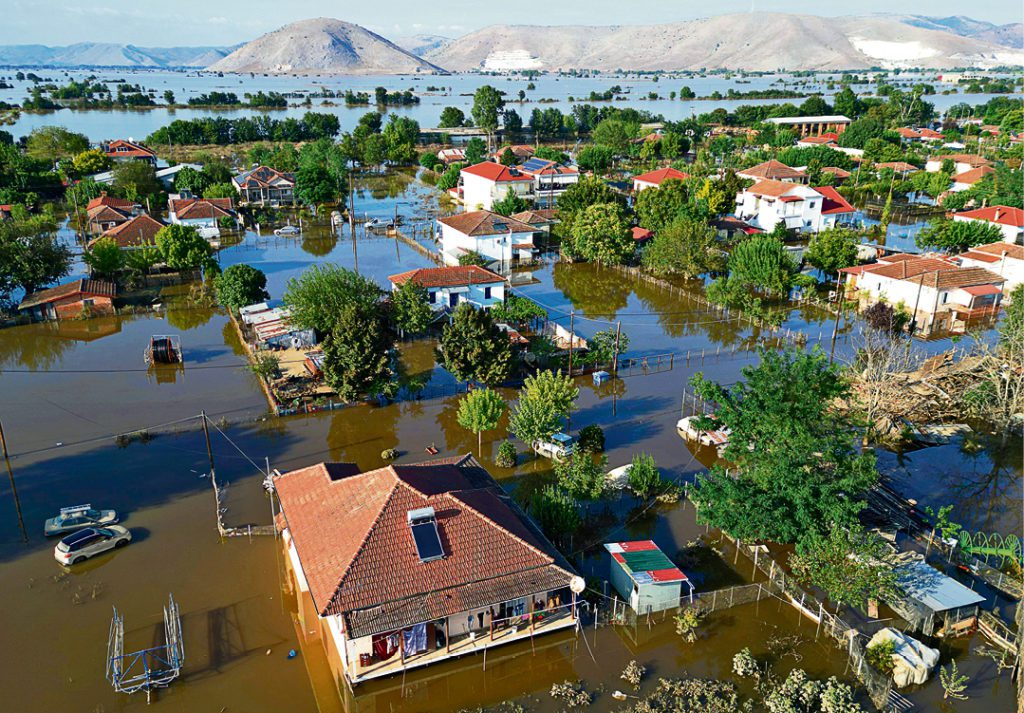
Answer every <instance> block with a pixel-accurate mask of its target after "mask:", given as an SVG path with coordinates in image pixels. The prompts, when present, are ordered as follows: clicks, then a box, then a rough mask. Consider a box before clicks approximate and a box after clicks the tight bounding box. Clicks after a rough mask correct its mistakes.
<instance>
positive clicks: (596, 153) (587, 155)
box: [576, 146, 615, 174]
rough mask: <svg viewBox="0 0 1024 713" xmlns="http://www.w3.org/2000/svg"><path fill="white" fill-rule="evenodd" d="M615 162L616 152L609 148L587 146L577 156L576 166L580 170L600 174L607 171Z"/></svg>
mask: <svg viewBox="0 0 1024 713" xmlns="http://www.w3.org/2000/svg"><path fill="white" fill-rule="evenodd" d="M614 160H615V152H614V151H613V150H612V149H610V148H608V147H607V146H587V147H585V148H583V149H581V150H580V152H579V154H577V156H576V164H577V165H578V166H579V167H580V169H582V170H584V171H593V172H594V173H598V174H602V173H604V172H605V171H607V170H608V169H609V168H610V167H611V165H612V161H614Z"/></svg>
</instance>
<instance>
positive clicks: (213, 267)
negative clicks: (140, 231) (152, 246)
mask: <svg viewBox="0 0 1024 713" xmlns="http://www.w3.org/2000/svg"><path fill="white" fill-rule="evenodd" d="M156 247H157V249H159V250H160V256H161V257H162V258H163V261H164V263H165V264H166V265H167V267H169V268H171V269H172V270H191V269H193V268H197V267H198V268H202V269H203V270H204V271H207V272H210V273H217V272H218V271H219V268H218V266H217V262H216V261H215V260H214V259H213V248H212V247H211V246H210V243H208V242H207V241H206V239H205V238H203V237H202V236H201V235H199V231H197V230H196V229H195V228H193V227H192V226H190V225H167V226H165V227H163V228H160V230H159V231H157V234H156Z"/></svg>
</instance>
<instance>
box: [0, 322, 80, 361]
mask: <svg viewBox="0 0 1024 713" xmlns="http://www.w3.org/2000/svg"><path fill="white" fill-rule="evenodd" d="M72 347H74V342H73V341H72V340H68V339H59V338H58V333H57V323H56V322H53V323H45V324H27V325H24V326H20V327H11V328H9V329H5V330H3V332H2V336H0V370H2V369H3V368H4V367H8V368H11V367H15V366H18V367H22V368H25V369H32V370H36V369H42V370H46V369H52V368H53V367H55V366H57V365H59V364H60V363H61V361H63V359H64V353H65V352H66V351H67V350H68V349H71V348H72Z"/></svg>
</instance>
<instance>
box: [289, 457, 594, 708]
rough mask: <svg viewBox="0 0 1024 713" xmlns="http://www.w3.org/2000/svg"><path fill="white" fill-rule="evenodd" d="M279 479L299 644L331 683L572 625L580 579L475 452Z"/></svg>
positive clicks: (342, 466) (304, 471)
mask: <svg viewBox="0 0 1024 713" xmlns="http://www.w3.org/2000/svg"><path fill="white" fill-rule="evenodd" d="M273 485H274V491H275V492H276V494H277V498H278V500H279V502H280V505H281V511H280V514H279V516H278V518H277V526H278V528H279V529H280V530H281V534H282V537H281V543H282V547H283V549H284V561H285V570H286V577H287V581H288V583H289V588H290V589H291V591H292V592H293V594H294V596H295V598H296V606H297V612H296V616H297V618H298V630H299V631H300V632H301V633H300V642H301V644H302V645H303V646H304V647H309V646H322V647H323V651H324V653H325V654H326V659H327V662H328V664H329V666H330V669H331V673H332V674H333V678H334V680H335V681H336V682H337V684H338V686H339V688H342V689H344V688H347V685H346V682H347V684H348V685H356V684H359V683H362V682H364V681H368V680H372V679H377V678H383V677H386V676H391V675H394V674H402V673H404V672H406V671H408V670H410V669H415V668H420V667H424V666H429V665H432V664H435V663H439V662H442V661H445V660H448V659H452V658H455V657H458V656H463V655H466V654H479V653H480V652H481V651H482V650H484V649H488V648H491V647H495V646H501V645H504V644H509V643H514V642H518V641H529V640H531V639H532V638H533V637H536V636H541V635H544V634H547V633H550V632H554V631H561V630H565V629H571V628H572V627H574V626H576V625H577V620H576V619H577V611H576V595H575V594H574V592H578V591H581V590H582V587H581V586H580V585H581V584H582V581H581V580H580V579H579V578H578V577H577V576H576V574H575V572H573V570H572V568H571V566H570V565H569V563H568V562H567V561H566V560H565V558H564V557H562V556H561V554H559V552H558V551H557V550H556V549H555V547H554V546H553V545H552V544H551V543H550V542H549V541H548V539H547V538H546V537H545V536H544V534H543V533H542V532H541V531H540V529H539V528H538V527H537V526H536V525H535V524H534V523H533V521H532V520H530V518H529V517H528V516H527V515H526V514H525V513H524V512H523V511H522V510H521V509H520V508H519V506H518V505H516V503H515V501H514V500H513V499H512V498H510V497H509V496H508V495H507V494H506V493H505V491H504V490H502V489H501V487H500V486H499V485H498V484H497V482H495V480H494V479H493V478H492V477H491V475H490V474H489V473H488V472H487V471H486V470H485V469H484V468H483V467H482V466H481V465H480V464H479V463H478V462H477V461H476V460H475V459H474V458H473V457H472V456H470V455H466V456H456V457H452V458H441V459H436V460H431V461H426V462H423V463H418V464H415V465H398V464H393V465H388V466H385V467H383V468H378V469H376V470H371V471H367V472H360V471H359V469H358V468H357V467H356V466H355V465H354V464H351V463H320V464H317V465H313V466H310V467H307V468H301V469H299V470H294V471H291V472H289V473H284V474H279V475H276V476H275V477H274V478H273Z"/></svg>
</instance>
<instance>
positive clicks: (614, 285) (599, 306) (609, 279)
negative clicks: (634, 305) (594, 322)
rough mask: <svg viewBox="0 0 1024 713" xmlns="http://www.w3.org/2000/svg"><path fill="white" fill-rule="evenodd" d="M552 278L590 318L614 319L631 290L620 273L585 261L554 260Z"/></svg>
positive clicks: (558, 287) (575, 305) (556, 285)
mask: <svg viewBox="0 0 1024 713" xmlns="http://www.w3.org/2000/svg"><path fill="white" fill-rule="evenodd" d="M552 280H553V282H554V285H555V287H556V288H557V289H559V290H561V291H562V292H563V293H564V294H565V296H566V298H568V299H569V301H571V302H572V304H573V306H574V307H575V309H576V310H577V311H580V312H582V313H583V314H584V316H586V317H591V318H602V317H603V318H606V319H612V318H614V317H615V314H616V313H617V312H618V311H619V310H622V309H623V308H625V307H626V305H627V304H629V295H630V293H631V292H632V291H633V289H632V286H631V285H630V284H629V283H627V281H626V277H625V276H624V275H623V274H622V273H620V272H617V271H615V270H612V269H610V268H603V269H601V268H598V267H597V266H595V265H591V264H589V263H563V262H559V263H556V264H555V267H554V269H553V270H552ZM557 316H558V315H552V317H557Z"/></svg>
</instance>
